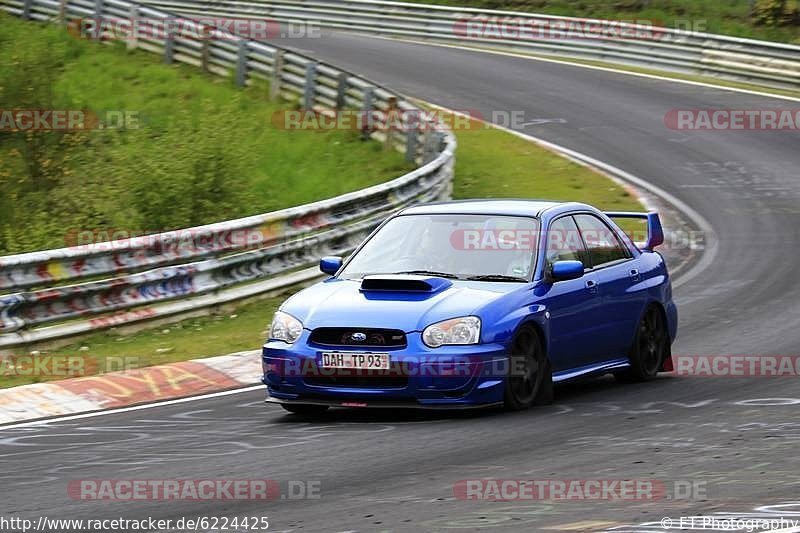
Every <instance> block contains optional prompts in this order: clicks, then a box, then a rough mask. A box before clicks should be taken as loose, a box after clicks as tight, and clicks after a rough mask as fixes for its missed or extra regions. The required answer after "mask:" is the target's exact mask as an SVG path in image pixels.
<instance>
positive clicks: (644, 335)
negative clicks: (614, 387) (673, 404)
mask: <svg viewBox="0 0 800 533" xmlns="http://www.w3.org/2000/svg"><path fill="white" fill-rule="evenodd" d="M668 355H669V335H668V334H667V325H666V323H665V321H664V316H663V315H662V314H661V311H660V310H659V309H658V307H657V306H655V305H651V306H650V307H648V308H647V310H646V311H645V313H644V316H643V317H642V319H641V320H640V321H639V327H638V328H637V329H636V338H635V339H634V341H633V347H632V348H631V353H630V356H629V358H630V363H631V367H630V369H629V370H627V371H625V372H622V373H619V374H616V377H617V379H619V380H620V381H622V382H633V381H647V380H649V379H653V378H654V377H656V374H658V371H659V369H660V368H661V365H662V364H663V363H664V360H665V359H666V358H667V356H668Z"/></svg>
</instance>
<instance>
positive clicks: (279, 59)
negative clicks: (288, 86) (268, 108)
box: [269, 48, 284, 102]
mask: <svg viewBox="0 0 800 533" xmlns="http://www.w3.org/2000/svg"><path fill="white" fill-rule="evenodd" d="M283 54H284V50H283V49H281V48H278V49H277V50H275V55H274V56H272V77H271V78H270V80H269V99H270V100H272V101H273V102H274V101H276V100H278V98H280V96H281V75H282V73H283Z"/></svg>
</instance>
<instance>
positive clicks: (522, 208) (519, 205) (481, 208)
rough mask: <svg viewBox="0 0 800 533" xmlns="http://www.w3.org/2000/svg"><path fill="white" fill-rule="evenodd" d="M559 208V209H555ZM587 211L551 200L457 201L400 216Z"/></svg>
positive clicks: (417, 207)
mask: <svg viewBox="0 0 800 533" xmlns="http://www.w3.org/2000/svg"><path fill="white" fill-rule="evenodd" d="M556 208H559V209H556ZM581 209H589V210H593V208H591V207H590V206H588V205H585V204H579V203H575V202H557V201H552V200H528V199H522V198H520V199H502V200H458V201H452V202H434V203H430V204H420V205H415V206H411V207H408V208H406V209H403V210H402V211H401V212H400V213H399V214H402V215H433V214H437V215H438V214H469V215H513V216H527V217H538V216H540V215H541V214H542V213H543V212H544V211H548V210H554V211H557V212H559V213H561V212H564V211H571V210H581Z"/></svg>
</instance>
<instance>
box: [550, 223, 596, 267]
mask: <svg viewBox="0 0 800 533" xmlns="http://www.w3.org/2000/svg"><path fill="white" fill-rule="evenodd" d="M556 261H583V264H584V265H586V266H587V267H588V266H590V265H589V264H587V260H586V249H585V248H584V247H583V241H582V240H581V235H580V233H578V226H576V225H575V221H574V220H572V217H571V216H565V217H561V218H558V219H556V220H555V221H553V223H552V224H550V230H549V231H548V232H547V265H548V266H549V265H552V264H553V263H555V262H556Z"/></svg>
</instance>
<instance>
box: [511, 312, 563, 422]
mask: <svg viewBox="0 0 800 533" xmlns="http://www.w3.org/2000/svg"><path fill="white" fill-rule="evenodd" d="M552 402H553V372H552V368H551V366H550V360H549V359H548V358H547V354H546V353H545V352H544V349H543V348H542V342H541V340H540V339H539V334H538V333H537V331H536V328H534V327H532V326H522V327H521V328H520V329H519V331H518V332H517V334H516V335H515V336H514V340H513V341H512V342H511V354H510V355H509V372H508V375H507V376H506V388H505V399H504V404H505V408H506V409H507V410H509V411H520V410H523V409H527V408H529V407H531V406H532V405H546V404H549V403H552Z"/></svg>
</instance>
